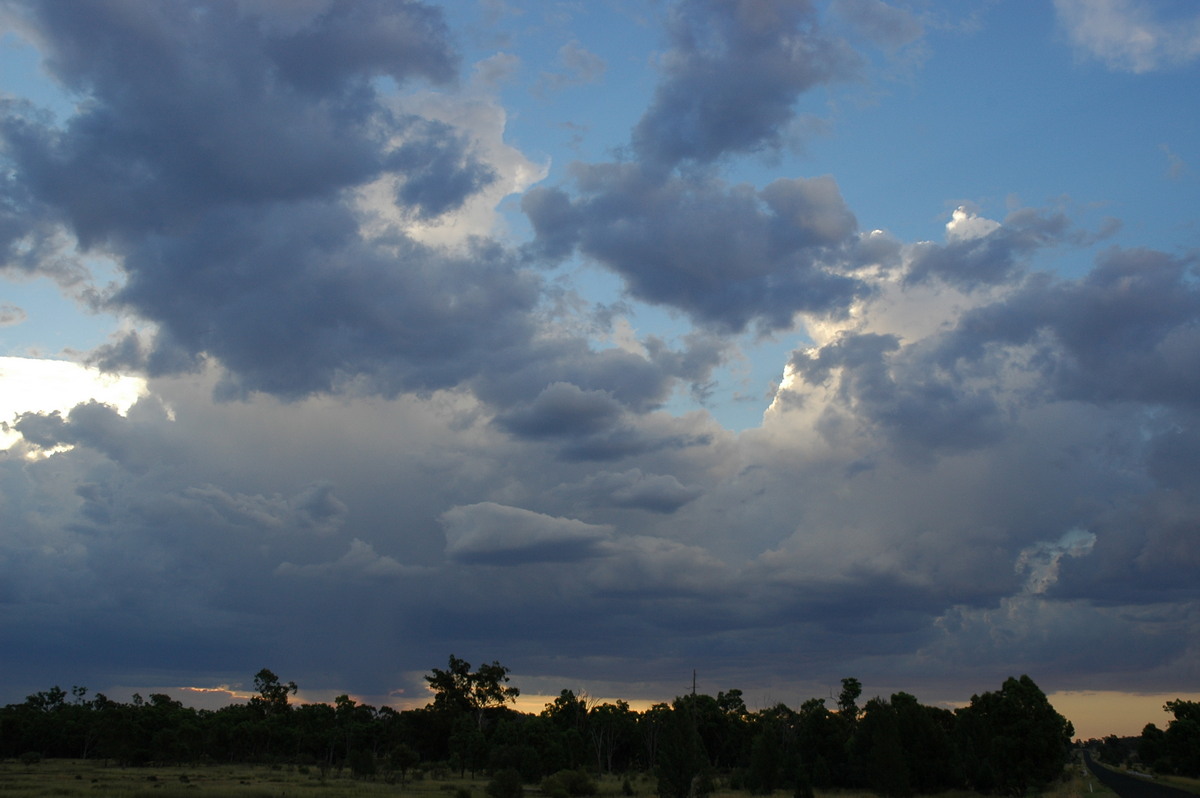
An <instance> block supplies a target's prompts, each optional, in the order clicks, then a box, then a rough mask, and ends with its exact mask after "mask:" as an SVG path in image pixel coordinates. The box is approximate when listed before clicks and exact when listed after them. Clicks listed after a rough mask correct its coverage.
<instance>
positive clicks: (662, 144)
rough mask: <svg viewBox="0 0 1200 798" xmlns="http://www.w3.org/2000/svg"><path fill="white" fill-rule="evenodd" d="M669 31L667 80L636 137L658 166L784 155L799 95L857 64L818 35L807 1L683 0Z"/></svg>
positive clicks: (640, 151)
mask: <svg viewBox="0 0 1200 798" xmlns="http://www.w3.org/2000/svg"><path fill="white" fill-rule="evenodd" d="M667 29H668V33H669V35H670V38H671V48H670V49H669V50H668V51H667V52H666V53H665V54H664V55H663V57H662V69H663V73H664V78H663V81H662V83H661V84H660V85H659V87H658V89H657V91H656V93H655V95H654V99H653V101H652V102H651V105H650V107H649V108H648V109H647V110H646V113H645V115H644V116H643V117H642V118H641V120H640V121H639V122H638V123H637V125H636V126H635V127H634V130H633V136H632V141H633V149H634V152H635V153H636V154H637V156H638V158H639V159H641V160H643V161H646V162H648V163H652V164H655V165H657V166H661V167H667V168H670V167H673V166H675V165H676V164H678V163H680V162H681V161H694V162H697V163H710V162H712V161H714V160H716V159H718V158H720V157H721V156H723V155H726V154H732V153H747V152H756V151H759V150H767V149H777V148H779V147H781V146H782V145H783V144H784V140H785V134H786V126H787V124H788V122H789V121H791V119H792V117H793V114H794V105H795V103H796V100H797V98H798V97H799V95H800V94H801V93H803V92H805V91H807V90H808V89H811V88H812V87H814V86H817V85H821V84H825V83H829V82H831V81H836V80H839V79H844V78H847V77H850V76H852V75H854V74H855V72H856V70H857V68H858V66H859V63H860V61H859V58H858V56H857V54H855V53H854V52H853V51H852V50H850V49H849V48H848V47H847V46H845V45H844V44H843V43H841V42H839V41H837V40H835V39H831V38H829V37H826V36H824V35H823V34H822V33H821V32H820V30H819V29H818V26H817V19H816V13H815V11H814V9H813V7H812V4H811V3H810V2H808V0H781V1H780V2H773V3H762V2H755V1H754V0H686V1H685V2H681V3H678V4H676V5H674V6H672V8H671V11H670V16H669V19H668V22H667Z"/></svg>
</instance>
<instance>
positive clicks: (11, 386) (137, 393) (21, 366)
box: [0, 357, 146, 449]
mask: <svg viewBox="0 0 1200 798" xmlns="http://www.w3.org/2000/svg"><path fill="white" fill-rule="evenodd" d="M145 395H146V381H145V380H144V379H142V378H141V377H128V376H121V375H114V374H104V373H102V372H100V371H99V370H98V369H94V368H90V367H88V366H83V365H80V364H79V363H72V362H71V361H69V360H41V359H37V358H27V357H0V422H3V425H4V426H0V449H8V448H9V447H11V446H12V445H13V444H14V443H16V442H17V441H18V440H20V439H21V435H20V433H18V432H16V431H15V430H13V429H12V428H11V424H12V423H13V422H14V421H15V420H16V418H17V416H19V415H20V414H21V413H53V412H55V411H58V412H59V413H62V414H63V415H64V416H65V415H66V414H67V413H69V412H70V411H71V408H73V407H75V405H77V404H80V403H82V402H88V401H91V400H93V399H94V400H96V401H97V402H102V403H104V404H107V405H112V406H113V407H115V408H116V409H117V410H118V412H121V413H124V412H126V411H127V410H129V408H130V407H131V406H133V404H134V402H136V401H137V400H138V399H140V398H141V397H143V396H145Z"/></svg>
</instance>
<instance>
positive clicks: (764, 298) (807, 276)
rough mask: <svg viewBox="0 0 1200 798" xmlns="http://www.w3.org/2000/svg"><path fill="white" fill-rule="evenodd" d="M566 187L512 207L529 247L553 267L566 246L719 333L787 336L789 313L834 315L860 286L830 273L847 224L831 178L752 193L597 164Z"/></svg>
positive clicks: (850, 229) (636, 291) (645, 297)
mask: <svg viewBox="0 0 1200 798" xmlns="http://www.w3.org/2000/svg"><path fill="white" fill-rule="evenodd" d="M575 185H576V188H577V190H578V198H574V199H573V198H572V197H570V196H569V195H568V194H567V193H566V192H565V191H563V190H562V189H558V188H541V189H534V190H532V191H530V192H529V193H528V194H526V196H525V198H524V199H523V201H522V207H523V209H524V210H525V212H526V213H527V214H528V215H529V218H530V221H531V222H532V223H533V227H534V231H535V233H536V236H537V238H536V242H535V247H536V249H537V251H538V252H539V253H540V254H541V255H543V256H545V257H548V258H552V259H560V258H563V257H565V256H566V255H568V254H569V253H570V252H571V250H572V249H574V248H576V247H577V248H578V249H579V251H580V252H581V253H583V254H584V255H586V256H587V257H589V258H591V259H593V260H595V261H597V262H599V263H601V264H603V265H604V266H606V267H607V268H609V269H611V270H612V271H614V272H615V273H617V274H619V275H620V276H621V277H622V278H623V279H624V281H625V288H626V290H627V291H628V293H629V294H630V295H631V296H633V297H635V298H637V299H640V300H642V301H645V302H650V303H653V304H659V305H667V306H671V307H675V308H678V309H680V310H683V311H685V312H686V313H688V314H689V315H690V316H691V317H692V318H693V319H695V320H696V321H697V322H698V323H700V324H702V325H705V326H710V327H712V328H713V329H716V330H718V331H721V332H734V333H736V332H740V331H742V330H744V329H746V328H747V327H748V326H750V325H755V326H757V327H759V328H760V329H761V330H763V331H769V330H776V329H788V328H790V327H791V326H792V324H793V321H794V316H795V314H796V313H799V312H801V311H807V312H813V313H832V314H836V313H839V312H841V311H844V309H845V308H846V307H847V306H848V305H849V303H850V302H851V301H852V300H853V299H854V298H855V297H856V296H858V295H859V294H860V293H861V292H863V291H865V290H867V289H866V287H865V286H864V285H863V284H862V283H860V282H859V281H857V280H856V279H854V278H853V277H850V276H847V275H844V274H841V273H839V271H838V268H837V267H838V266H839V265H840V255H841V253H840V250H841V249H843V248H845V247H848V246H851V245H852V244H853V243H854V241H855V232H856V230H855V228H856V222H855V219H854V215H853V214H852V213H851V212H850V211H849V210H848V209H847V208H846V205H845V203H844V201H843V200H842V197H841V195H840V193H839V191H838V189H837V185H836V183H835V182H834V181H833V180H832V179H830V178H827V177H818V178H811V179H804V178H798V179H781V180H776V181H774V182H772V183H771V184H769V185H768V186H767V187H766V188H764V189H763V190H762V191H756V190H754V189H753V188H751V187H750V186H745V185H734V186H730V185H726V184H725V183H723V182H721V181H719V180H716V179H702V178H695V179H689V178H666V179H660V178H659V177H658V176H656V175H654V174H651V173H649V172H647V171H646V170H645V169H643V168H641V167H639V166H637V165H634V164H597V165H579V166H577V168H576V170H575Z"/></svg>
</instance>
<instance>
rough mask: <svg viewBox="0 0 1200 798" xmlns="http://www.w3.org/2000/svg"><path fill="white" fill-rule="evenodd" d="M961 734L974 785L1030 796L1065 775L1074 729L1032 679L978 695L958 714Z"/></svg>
mask: <svg viewBox="0 0 1200 798" xmlns="http://www.w3.org/2000/svg"><path fill="white" fill-rule="evenodd" d="M956 714H957V723H956V732H957V737H958V742H959V751H960V756H961V757H962V760H963V768H964V771H965V775H966V778H967V780H968V786H970V787H971V788H973V789H975V790H978V791H979V792H995V793H1003V794H1007V795H1025V794H1026V793H1027V792H1029V791H1030V790H1034V789H1038V788H1040V787H1042V786H1044V785H1046V784H1049V783H1050V782H1051V781H1053V780H1054V779H1056V778H1058V777H1059V776H1060V775H1061V774H1062V770H1063V766H1064V765H1065V764H1066V762H1067V755H1068V752H1069V750H1070V745H1071V737H1072V736H1073V735H1074V733H1075V730H1074V727H1072V726H1071V723H1070V722H1069V721H1068V720H1067V719H1066V718H1064V717H1063V716H1062V715H1060V714H1058V712H1056V711H1055V710H1054V707H1052V706H1051V705H1050V702H1049V700H1047V698H1046V695H1045V693H1043V692H1042V691H1041V689H1039V688H1038V686H1037V685H1036V684H1034V682H1033V680H1032V679H1030V678H1029V677H1028V676H1022V677H1020V678H1019V679H1017V678H1012V677H1010V678H1008V679H1007V680H1006V681H1005V682H1004V685H1003V686H1002V687H1001V688H1000V690H999V691H998V692H994V693H984V694H983V695H978V696H972V697H971V703H970V705H969V706H967V707H964V708H962V709H960V710H958V712H957V713H956Z"/></svg>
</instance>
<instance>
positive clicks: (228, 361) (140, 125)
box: [0, 2, 538, 397]
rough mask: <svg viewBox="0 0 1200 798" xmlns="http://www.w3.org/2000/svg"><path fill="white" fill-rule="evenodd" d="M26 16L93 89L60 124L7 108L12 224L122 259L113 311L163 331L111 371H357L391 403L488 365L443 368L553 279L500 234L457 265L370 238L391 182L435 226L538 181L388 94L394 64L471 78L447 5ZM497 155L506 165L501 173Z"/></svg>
mask: <svg viewBox="0 0 1200 798" xmlns="http://www.w3.org/2000/svg"><path fill="white" fill-rule="evenodd" d="M23 25H24V28H23V30H25V31H26V32H27V34H28V35H29V36H30V37H32V38H34V39H36V40H37V41H38V42H39V47H40V48H42V52H43V55H44V57H45V59H46V65H47V69H48V71H49V72H50V74H51V75H52V76H53V77H54V78H55V79H56V80H58V82H59V83H60V84H61V85H62V86H64V87H65V88H67V89H69V90H72V91H76V92H78V93H80V95H81V96H83V97H86V98H87V102H81V103H79V104H78V105H77V111H76V113H75V114H74V115H73V116H72V117H70V118H69V119H67V120H65V121H64V122H63V123H62V124H55V123H54V122H53V121H52V120H50V119H48V118H46V117H45V116H44V115H43V116H37V115H33V116H30V115H29V114H26V113H24V112H21V111H20V109H16V110H14V109H12V108H11V107H10V106H6V108H8V109H9V112H8V113H6V114H4V115H3V117H2V118H0V137H2V138H3V141H4V145H5V152H6V156H7V158H8V159H9V161H10V163H11V164H12V168H13V179H12V180H10V181H8V182H7V183H6V184H5V185H6V191H11V192H13V194H12V196H11V197H10V198H9V199H10V202H9V203H7V204H6V208H12V207H15V208H17V209H18V210H19V213H17V214H16V215H15V216H12V217H9V222H8V223H6V226H5V229H11V230H13V232H12V234H11V235H9V240H10V241H11V242H13V244H12V245H13V246H16V242H17V241H23V240H25V239H26V238H27V237H29V236H34V235H38V234H39V232H38V231H40V230H41V229H42V228H43V227H46V226H51V227H53V226H54V225H62V226H63V228H64V229H67V230H69V231H70V232H71V233H72V234H73V235H74V237H75V238H77V239H78V241H79V242H80V244H81V245H82V246H83V247H84V248H85V249H86V248H89V247H101V246H103V247H105V248H106V249H107V250H109V251H110V252H111V254H112V255H113V257H115V258H117V259H118V260H119V262H120V264H121V267H122V269H123V270H124V276H125V282H124V284H123V285H122V286H120V287H119V288H118V289H117V290H115V291H114V292H111V293H110V294H109V295H108V296H107V297H106V298H105V297H102V299H103V300H104V301H105V306H106V307H107V309H110V310H114V311H120V312H126V313H130V314H133V315H135V316H138V317H140V318H141V319H143V320H145V321H149V322H152V323H154V324H155V325H156V327H157V332H155V333H146V332H140V333H129V334H128V335H126V336H125V337H124V338H123V339H121V340H119V341H117V342H115V343H114V344H113V345H111V346H109V347H107V348H106V349H104V350H103V351H102V352H101V353H100V354H99V358H98V362H99V363H101V364H103V365H104V366H105V367H106V368H108V369H114V370H119V369H142V370H145V371H147V372H148V373H150V374H156V375H164V374H168V373H175V372H179V371H191V370H196V369H198V368H200V366H201V364H202V363H203V362H204V360H205V358H213V359H215V360H217V361H218V362H219V363H221V364H222V365H223V366H224V367H225V368H227V369H228V370H229V373H230V378H229V380H228V383H227V386H226V387H225V389H224V392H225V394H226V395H227V396H237V395H245V393H246V392H249V391H265V392H269V393H273V394H277V395H283V396H290V397H298V396H302V395H305V394H308V393H312V392H314V391H318V392H319V391H331V390H335V389H337V388H338V387H339V386H340V385H342V384H343V383H344V382H345V381H347V380H354V379H356V378H358V377H360V376H363V377H364V378H365V379H364V381H363V387H366V388H367V389H368V390H375V391H379V392H381V393H387V394H394V393H396V392H397V391H401V390H423V389H424V390H428V389H431V388H434V387H438V386H441V385H447V384H453V383H457V382H461V381H463V380H464V379H467V378H468V377H470V376H472V375H473V374H475V373H478V371H479V370H480V369H481V368H483V360H475V362H474V364H473V365H470V366H467V368H466V369H464V370H460V369H458V368H452V369H450V371H447V370H446V366H447V364H449V363H451V362H453V361H455V360H459V358H460V356H462V355H465V354H466V350H468V349H472V348H475V349H476V351H477V352H478V354H479V355H480V356H481V358H482V357H483V356H484V354H485V352H484V350H485V348H486V349H488V350H491V349H494V348H495V347H496V346H504V345H505V341H506V340H507V341H508V342H509V343H512V344H516V343H517V341H522V342H525V341H527V340H528V338H529V336H530V334H531V328H530V327H529V326H528V324H527V322H526V320H525V316H526V314H527V313H528V312H529V311H530V310H531V308H532V307H533V305H534V304H535V303H536V301H537V290H538V288H537V280H536V278H534V277H533V276H532V275H530V274H525V273H523V272H521V271H519V270H518V269H517V268H516V267H515V266H514V264H512V263H511V262H509V261H508V260H507V259H506V258H505V256H504V254H503V253H502V252H501V251H500V250H499V249H498V248H496V247H494V246H490V245H487V244H479V245H476V246H470V247H466V248H465V249H464V250H463V251H462V252H461V253H460V254H459V255H457V256H454V255H449V254H445V253H443V252H441V251H440V250H435V249H433V248H430V247H427V246H424V245H421V244H419V243H417V242H415V241H413V240H411V239H409V238H407V237H405V236H404V235H403V234H400V235H396V234H394V233H389V234H388V235H380V236H379V237H378V238H370V237H369V234H371V233H372V232H375V233H379V232H380V231H379V230H377V229H373V228H371V227H370V226H369V224H368V223H369V222H370V220H369V219H365V218H363V216H362V215H361V213H360V209H359V208H358V205H357V199H358V192H360V191H361V190H362V189H364V188H365V187H367V186H369V185H373V184H376V183H378V182H379V181H381V180H388V181H391V184H392V186H393V192H394V193H393V197H392V201H393V203H394V204H395V205H396V206H398V207H399V208H400V209H401V213H402V214H404V215H406V216H407V217H408V218H411V219H414V220H417V221H420V222H429V221H431V220H435V219H438V218H440V217H442V216H444V215H446V214H448V213H453V212H455V211H457V210H458V209H461V208H463V207H464V205H465V203H467V202H468V200H470V199H471V198H472V197H474V196H476V195H478V194H480V193H481V192H484V191H486V190H489V188H490V186H492V184H493V183H495V182H496V181H497V180H498V179H499V176H500V175H501V174H504V176H505V177H506V178H509V179H510V181H511V180H512V175H513V169H514V168H517V171H520V169H519V167H520V166H521V164H520V163H519V162H518V161H516V159H514V158H512V157H511V156H512V153H511V151H501V150H500V149H499V148H498V147H497V146H496V145H495V143H494V142H489V143H488V144H487V145H486V146H485V144H484V143H483V139H482V138H481V137H480V136H482V133H480V134H479V135H475V134H473V133H466V132H463V129H462V128H459V127H456V126H454V125H451V124H449V123H447V122H444V121H441V119H438V118H432V117H426V116H420V115H418V114H416V113H413V112H412V111H406V110H401V109H396V108H394V107H392V106H390V105H389V104H388V103H387V102H385V100H384V98H383V97H381V95H380V94H379V93H378V90H377V89H376V88H375V83H373V82H372V80H373V79H374V78H376V77H378V76H383V75H386V76H388V77H390V78H392V79H393V80H394V81H396V82H397V83H407V82H410V81H414V80H419V79H424V80H430V81H436V82H439V83H446V82H448V81H451V80H452V79H453V78H454V76H455V72H456V69H457V55H456V54H455V53H454V52H453V51H452V49H451V48H450V46H449V44H448V42H447V40H446V29H445V25H444V23H443V21H442V20H441V16H440V11H438V10H436V9H434V8H432V7H429V6H425V5H424V4H421V3H416V2H406V3H397V4H389V3H378V4H346V3H335V4H332V5H330V6H329V7H328V8H327V9H325V10H323V11H321V12H319V13H316V14H315V15H314V16H312V17H311V18H310V19H307V20H306V21H303V22H301V23H299V27H296V26H295V24H293V25H291V26H285V27H282V28H280V27H273V26H271V25H268V24H267V23H266V22H264V18H263V17H259V16H255V15H249V14H243V13H241V12H240V10H239V8H238V6H236V5H218V6H211V7H210V6H208V5H205V4H188V3H180V4H173V5H171V6H164V7H155V8H154V9H153V10H152V11H149V12H148V13H147V14H144V15H143V14H138V15H137V19H136V20H135V19H133V18H132V17H131V16H130V15H129V13H128V10H127V9H125V8H124V7H123V6H121V5H120V4H106V3H98V4H95V5H91V6H89V7H88V12H87V13H86V14H82V15H80V14H63V13H61V9H60V8H59V7H58V6H57V5H55V4H53V3H49V4H37V3H31V4H29V5H28V6H27V7H25V9H24V17H23ZM351 42H357V43H359V45H360V46H359V47H357V48H352V49H354V52H352V53H351V52H348V51H347V48H348V47H351V45H350V43H351ZM343 56H344V57H343ZM443 115H445V114H443ZM460 121H461V120H460ZM464 124H466V122H464ZM470 124H473V125H474V126H475V127H474V130H476V131H478V130H480V127H481V126H482V125H483V124H484V123H482V122H479V121H478V120H472V121H471V123H470ZM491 124H495V122H492V123H491ZM148 141H156V142H159V144H157V145H156V146H154V147H147V146H144V143H145V142H148ZM484 149H486V150H487V152H488V153H489V156H491V157H499V156H500V155H503V156H505V157H507V158H508V161H507V162H505V163H504V164H503V171H498V170H497V168H494V167H493V165H492V164H491V163H489V162H488V161H487V160H485V159H484V157H483V156H482V155H481V154H480V152H481V151H482V150H484ZM528 179H529V178H528V176H526V177H524V178H519V179H517V180H516V182H515V183H512V182H510V183H509V184H508V185H507V186H505V187H504V188H503V189H502V192H508V191H512V190H515V189H516V188H519V187H521V186H523V185H527V181H528ZM494 199H495V197H492V200H493V201H494ZM383 232H387V231H383ZM460 232H461V231H460ZM47 240H53V237H50V238H48V239H47ZM53 263H54V259H53V258H47V257H43V258H42V259H41V260H40V261H39V264H41V265H39V266H38V268H43V266H44V267H45V268H50V267H51V266H52V265H53ZM31 268H32V267H31ZM439 295H440V296H439ZM506 306H507V307H506ZM472 327H474V328H476V329H474V330H471V329H470V328H472ZM485 342H486V346H485ZM463 347H465V349H464V348H463ZM471 359H472V358H470V357H469V356H468V357H467V358H466V360H467V361H469V360H471ZM460 362H465V361H460ZM322 364H324V365H322ZM451 372H453V373H451Z"/></svg>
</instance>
